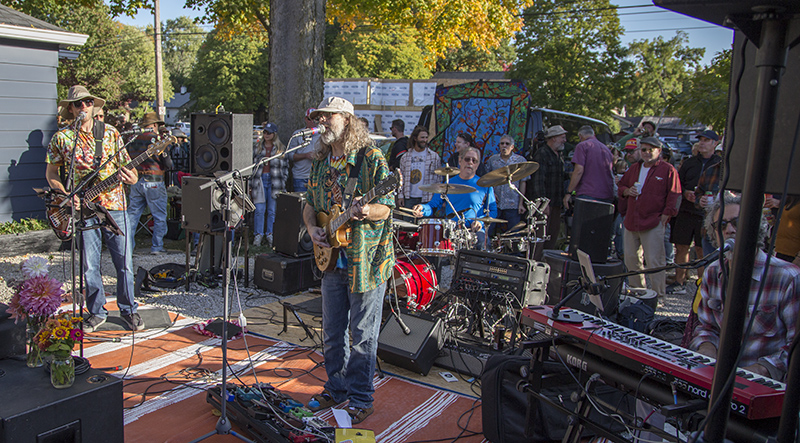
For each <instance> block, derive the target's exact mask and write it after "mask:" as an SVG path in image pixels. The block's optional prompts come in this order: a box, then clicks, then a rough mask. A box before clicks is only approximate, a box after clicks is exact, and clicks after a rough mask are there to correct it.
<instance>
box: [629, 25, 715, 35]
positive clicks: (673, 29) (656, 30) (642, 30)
mask: <svg viewBox="0 0 800 443" xmlns="http://www.w3.org/2000/svg"><path fill="white" fill-rule="evenodd" d="M686 29H725V28H722V27H720V26H692V27H688V28H664V29H639V30H636V31H625V33H626V34H632V33H634V32H664V31H683V30H686Z"/></svg>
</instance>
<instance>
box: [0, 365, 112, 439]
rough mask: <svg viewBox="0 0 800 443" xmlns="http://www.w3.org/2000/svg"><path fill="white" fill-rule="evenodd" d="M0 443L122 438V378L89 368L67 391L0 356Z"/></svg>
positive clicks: (40, 373) (41, 373)
mask: <svg viewBox="0 0 800 443" xmlns="http://www.w3.org/2000/svg"><path fill="white" fill-rule="evenodd" d="M0 374H2V383H3V401H2V402H0V442H59V443H80V442H100V441H102V442H122V441H124V434H123V420H122V380H121V379H118V378H116V377H114V376H113V375H109V374H106V373H104V372H101V371H98V370H97V369H89V371H87V372H85V373H83V374H80V375H75V384H73V385H72V386H71V387H70V388H69V389H53V386H52V384H51V383H50V375H49V374H48V373H47V372H45V371H44V370H43V369H42V368H36V370H34V369H31V368H29V367H27V366H26V365H25V362H24V361H17V360H12V359H5V360H0Z"/></svg>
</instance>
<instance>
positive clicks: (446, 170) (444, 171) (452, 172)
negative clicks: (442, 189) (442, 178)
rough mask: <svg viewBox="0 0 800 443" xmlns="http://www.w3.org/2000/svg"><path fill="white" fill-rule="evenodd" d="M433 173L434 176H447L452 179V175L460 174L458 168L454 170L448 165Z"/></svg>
mask: <svg viewBox="0 0 800 443" xmlns="http://www.w3.org/2000/svg"><path fill="white" fill-rule="evenodd" d="M433 173H434V174H436V175H447V176H449V177H452V176H454V175H458V174H460V173H461V170H460V169H458V168H454V167H452V166H450V165H447V166H445V167H444V168H439V169H434V170H433Z"/></svg>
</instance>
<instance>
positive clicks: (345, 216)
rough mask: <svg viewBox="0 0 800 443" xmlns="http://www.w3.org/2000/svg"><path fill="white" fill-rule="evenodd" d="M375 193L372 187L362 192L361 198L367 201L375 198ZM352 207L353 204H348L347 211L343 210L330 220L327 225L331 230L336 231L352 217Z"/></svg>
mask: <svg viewBox="0 0 800 443" xmlns="http://www.w3.org/2000/svg"><path fill="white" fill-rule="evenodd" d="M375 194H376V191H375V188H372V189H370V191H369V192H367V193H366V194H364V196H363V197H361V200H362V201H365V202H367V203H369V202H371V201H372V200H373V199H374V198H375ZM365 204H366V203H365ZM352 209H353V205H350V207H349V208H347V211H345V212H343V213H342V214H341V215H339V216H338V217H336V218H335V219H333V221H331V223H330V225H329V226H330V231H331V232H336V231H338V230H339V228H341V227H342V225H343V224H345V223H347V222H348V221H350V218H352V216H353V213H352Z"/></svg>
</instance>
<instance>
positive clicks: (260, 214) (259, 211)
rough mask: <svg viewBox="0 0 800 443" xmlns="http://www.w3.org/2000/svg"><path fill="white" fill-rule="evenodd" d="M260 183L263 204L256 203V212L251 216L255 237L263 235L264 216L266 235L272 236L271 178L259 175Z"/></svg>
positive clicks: (273, 206)
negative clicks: (263, 199)
mask: <svg viewBox="0 0 800 443" xmlns="http://www.w3.org/2000/svg"><path fill="white" fill-rule="evenodd" d="M261 183H262V184H263V185H264V198H265V199H266V201H264V202H263V203H256V211H255V213H254V214H253V222H254V223H255V225H256V226H255V230H254V233H255V235H264V233H265V231H264V215H265V214H266V220H267V230H266V233H267V234H268V235H269V234H272V225H273V224H275V199H274V198H272V178H271V177H270V175H269V174H261Z"/></svg>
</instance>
